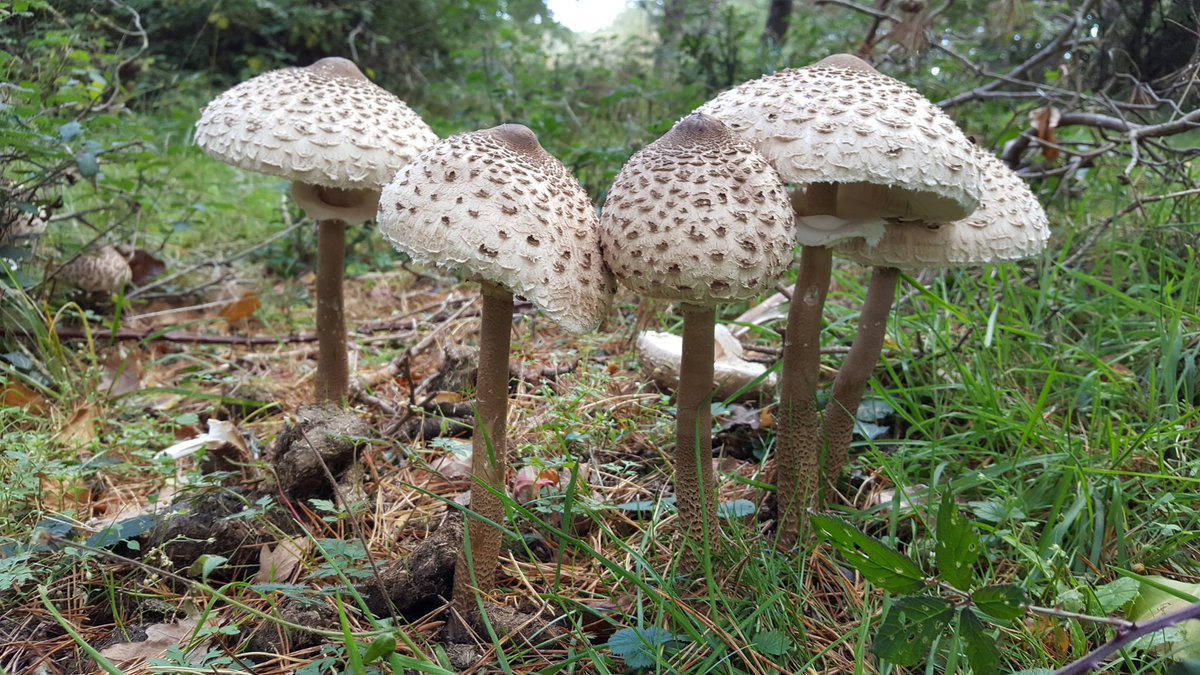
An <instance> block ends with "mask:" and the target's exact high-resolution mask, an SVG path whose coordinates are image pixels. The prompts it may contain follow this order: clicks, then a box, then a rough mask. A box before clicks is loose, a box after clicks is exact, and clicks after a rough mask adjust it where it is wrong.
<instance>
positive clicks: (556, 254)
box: [379, 124, 614, 638]
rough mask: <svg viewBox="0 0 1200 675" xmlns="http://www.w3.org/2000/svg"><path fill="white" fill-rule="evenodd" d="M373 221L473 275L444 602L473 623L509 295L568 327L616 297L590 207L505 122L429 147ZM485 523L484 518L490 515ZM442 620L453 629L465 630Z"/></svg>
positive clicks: (499, 479)
mask: <svg viewBox="0 0 1200 675" xmlns="http://www.w3.org/2000/svg"><path fill="white" fill-rule="evenodd" d="M379 227H380V230H381V231H382V232H383V234H384V236H385V237H386V238H387V239H388V240H390V241H391V242H392V244H393V245H394V246H395V247H396V248H397V249H399V250H401V251H403V252H404V253H407V254H408V255H410V256H411V257H412V258H413V259H414V260H415V261H417V262H418V263H428V264H435V265H438V266H439V267H442V268H444V269H447V270H448V271H450V272H452V273H454V274H457V275H459V276H461V277H463V278H467V279H477V280H479V281H480V282H481V286H480V293H481V295H482V296H483V317H482V321H481V323H480V329H479V368H478V375H477V378H476V386H475V399H476V425H475V433H474V437H473V439H472V453H473V456H472V478H473V480H474V481H475V486H474V487H473V488H472V490H471V510H472V511H473V512H474V513H475V514H476V515H477V516H478V518H472V519H470V522H469V524H468V526H467V536H468V537H469V538H470V543H471V555H470V557H469V558H468V557H467V556H466V554H465V549H464V553H463V555H461V556H460V557H459V560H458V564H457V565H456V568H455V572H454V592H453V609H454V611H455V612H456V613H457V616H458V617H461V618H462V619H463V620H464V621H465V622H466V623H467V624H469V625H470V626H471V627H478V626H479V625H480V622H479V619H480V617H479V614H478V611H477V604H476V600H475V598H476V592H482V593H485V594H486V593H488V592H490V591H491V590H492V589H493V588H494V587H495V584H496V571H497V565H498V561H499V559H500V547H501V543H502V541H501V539H502V538H501V532H500V530H498V529H496V527H495V526H494V525H493V524H492V523H502V522H504V503H503V501H502V499H501V495H503V494H504V488H505V480H504V478H505V471H506V470H507V467H508V460H507V443H506V440H505V439H506V430H505V425H506V420H507V417H508V379H509V375H508V372H509V371H508V352H509V341H510V333H511V330H512V317H513V295H514V294H516V295H520V296H522V297H524V298H526V299H528V300H529V301H530V302H532V303H533V304H534V306H536V307H537V308H538V309H539V310H541V311H542V313H543V314H545V315H546V316H547V317H549V318H550V319H551V320H553V321H555V322H556V323H558V324H559V325H560V326H562V327H563V328H564V329H566V330H568V331H570V332H573V333H585V332H588V331H590V330H594V329H595V328H596V327H597V326H598V325H599V324H600V321H601V320H602V319H603V317H604V314H605V313H606V312H607V309H608V304H609V302H610V299H611V296H612V294H613V287H614V283H613V279H612V274H611V273H610V272H609V270H608V268H607V267H606V266H605V265H604V261H603V259H602V257H601V253H600V242H599V233H598V231H597V228H598V225H597V218H596V212H595V209H594V208H593V207H592V204H591V201H590V199H589V198H588V196H587V193H586V192H585V191H584V190H583V188H582V187H580V185H579V183H578V182H577V181H576V180H575V179H574V177H572V176H571V174H570V173H569V172H568V171H567V169H566V168H565V167H564V166H563V165H562V163H561V162H559V161H558V160H557V159H555V158H554V157H553V156H551V155H550V154H549V153H547V152H546V151H545V150H544V149H542V147H541V145H540V144H538V141H537V137H536V136H534V134H533V132H532V131H530V130H529V129H527V128H526V127H523V126H521V125H519V124H505V125H501V126H498V127H495V128H492V129H484V130H482V131H476V132H473V133H469V134H460V135H458V136H453V137H451V138H448V139H446V140H445V141H442V142H441V143H438V144H437V145H435V146H433V147H432V148H430V149H429V150H427V151H426V152H424V153H422V154H421V155H420V156H419V157H417V158H416V159H415V160H413V162H412V164H410V165H409V166H407V167H405V168H404V169H403V170H402V171H400V173H399V174H397V176H396V179H395V180H394V181H393V182H392V183H391V184H389V185H388V186H387V187H386V188H385V189H384V191H383V196H382V198H381V200H380V206H379ZM489 521H490V522H489ZM465 629H466V626H463V625H461V624H459V623H457V622H452V623H451V637H452V638H461V637H464V636H465V635H466V634H467V631H466V630H465Z"/></svg>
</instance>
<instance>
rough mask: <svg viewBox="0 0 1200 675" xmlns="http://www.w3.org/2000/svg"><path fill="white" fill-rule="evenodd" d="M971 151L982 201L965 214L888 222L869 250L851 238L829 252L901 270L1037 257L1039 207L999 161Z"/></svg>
mask: <svg viewBox="0 0 1200 675" xmlns="http://www.w3.org/2000/svg"><path fill="white" fill-rule="evenodd" d="M976 152H977V155H978V161H979V164H980V165H981V166H982V167H983V200H982V201H981V202H980V204H979V209H977V210H976V211H975V212H974V213H972V214H971V215H970V216H968V217H967V218H964V219H962V220H957V221H953V222H940V223H939V222H920V223H914V222H897V221H888V222H887V224H886V225H885V226H884V235H883V239H882V240H881V241H879V243H878V244H876V245H875V246H871V245H869V244H868V243H867V242H864V241H862V240H861V239H856V240H851V241H848V242H846V243H844V244H841V245H839V246H837V247H836V248H835V249H834V250H835V251H837V252H838V253H840V254H841V255H844V256H846V257H848V258H850V259H851V260H855V261H857V262H860V263H862V264H864V265H874V266H888V267H899V268H901V269H922V268H929V267H968V266H974V265H987V264H990V263H996V262H1003V261H1006V260H1020V259H1021V258H1028V257H1030V256H1034V255H1037V254H1039V253H1041V252H1042V251H1043V250H1045V248H1046V242H1047V241H1049V239H1050V227H1049V225H1048V222H1047V220H1046V212H1045V211H1043V210H1042V206H1041V204H1039V203H1038V200H1037V198H1036V197H1034V196H1033V193H1032V192H1030V191H1029V188H1028V187H1027V186H1026V185H1025V181H1023V180H1021V177H1020V176H1018V175H1017V174H1015V173H1013V172H1012V170H1010V169H1009V168H1008V167H1007V166H1005V164H1004V162H1001V161H1000V160H998V159H996V158H995V157H992V156H991V155H989V154H987V153H986V152H984V151H982V150H978V151H976Z"/></svg>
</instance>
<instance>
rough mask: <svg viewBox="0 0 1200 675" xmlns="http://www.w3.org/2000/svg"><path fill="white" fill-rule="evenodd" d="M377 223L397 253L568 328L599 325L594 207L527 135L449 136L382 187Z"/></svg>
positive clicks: (606, 287) (517, 131)
mask: <svg viewBox="0 0 1200 675" xmlns="http://www.w3.org/2000/svg"><path fill="white" fill-rule="evenodd" d="M379 229H380V231H381V232H383V235H384V236H385V237H387V239H388V240H389V241H391V242H392V244H393V245H394V246H395V247H396V248H397V249H399V250H401V251H403V252H405V253H407V254H408V255H410V256H412V258H413V259H414V260H416V261H418V262H422V263H427V264H434V265H437V266H439V267H442V268H444V269H447V270H449V271H451V272H452V273H454V274H457V275H459V276H462V277H464V278H469V279H483V280H486V281H490V282H494V283H497V284H500V285H502V286H504V287H506V288H508V289H509V290H511V291H512V292H513V293H515V294H517V295H520V296H523V297H525V298H526V299H528V300H529V301H530V302H532V303H533V304H534V305H536V306H537V307H538V309H540V310H541V311H542V312H543V313H544V314H545V315H546V316H548V317H549V318H551V319H552V320H554V321H555V322H557V323H558V324H559V325H561V326H562V327H563V328H565V329H566V330H568V331H571V332H576V333H583V332H587V331H589V330H593V329H595V328H596V327H597V326H598V325H599V324H600V321H601V320H602V319H603V318H604V314H605V313H606V312H607V311H608V304H609V301H610V300H611V298H612V294H613V290H614V283H613V279H612V273H611V272H609V270H608V268H607V267H606V266H605V265H604V261H603V259H602V258H601V255H600V244H599V235H598V233H597V221H596V210H595V209H594V208H593V207H592V203H591V201H590V199H589V198H588V195H587V193H586V192H585V191H584V190H583V188H582V187H580V185H579V183H578V182H577V181H576V180H575V178H574V176H572V175H571V174H570V172H569V171H567V169H566V167H564V166H563V165H562V163H561V162H559V161H558V160H557V159H555V158H554V157H553V156H552V155H550V153H548V152H546V151H545V150H543V149H542V146H541V145H539V144H538V141H537V137H536V136H534V134H533V132H532V131H530V130H529V129H527V128H526V127H524V126H521V125H519V124H505V125H501V126H498V127H494V128H491V129H484V130H481V131H475V132H472V133H467V134H460V135H458V136H452V137H450V138H448V139H446V140H444V141H442V142H440V143H438V144H437V145H435V146H433V147H432V148H430V149H429V150H427V151H425V152H424V153H422V154H421V155H420V156H418V157H417V158H416V159H415V160H413V161H412V163H410V164H409V165H407V166H406V167H405V168H404V169H403V170H401V171H400V173H399V174H398V175H397V176H396V179H395V180H394V181H393V182H392V183H391V184H389V185H388V186H387V187H385V188H384V190H383V196H382V197H381V199H380V205H379Z"/></svg>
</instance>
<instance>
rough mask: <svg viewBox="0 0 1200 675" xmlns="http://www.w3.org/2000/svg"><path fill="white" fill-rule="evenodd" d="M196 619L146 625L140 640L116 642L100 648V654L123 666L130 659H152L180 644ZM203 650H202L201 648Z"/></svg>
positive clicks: (194, 625)
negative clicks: (143, 637)
mask: <svg viewBox="0 0 1200 675" xmlns="http://www.w3.org/2000/svg"><path fill="white" fill-rule="evenodd" d="M197 623H198V621H197V619H194V618H187V619H183V620H181V621H176V622H175V623H156V624H152V625H149V626H146V639H145V640H143V641H141V642H118V643H116V644H111V645H109V646H107V647H105V648H104V649H101V650H100V655H101V656H103V657H105V658H107V659H108V660H110V661H114V662H116V665H117V666H118V667H123V666H125V665H127V664H128V663H129V662H131V661H135V660H141V659H154V658H158V657H160V656H162V655H163V654H165V653H166V652H167V649H169V648H171V647H174V646H177V645H179V644H181V643H182V642H183V641H184V640H187V639H188V638H190V637H191V636H192V633H194V632H195V630H196V624H197ZM201 652H203V650H201Z"/></svg>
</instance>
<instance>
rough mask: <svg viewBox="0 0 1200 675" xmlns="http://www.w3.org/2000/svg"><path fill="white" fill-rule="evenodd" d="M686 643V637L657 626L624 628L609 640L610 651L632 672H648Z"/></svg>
mask: <svg viewBox="0 0 1200 675" xmlns="http://www.w3.org/2000/svg"><path fill="white" fill-rule="evenodd" d="M686 642H687V641H686V639H685V637H684V636H682V635H677V634H675V633H672V632H670V631H667V630H663V629H662V628H659V627H657V626H649V627H646V628H622V629H621V630H619V631H617V632H615V633H613V634H612V636H611V637H609V638H608V649H609V651H611V652H612V655H613V656H615V657H617V658H619V659H621V660H623V661H624V662H625V666H626V667H628V668H629V669H630V670H646V669H648V668H653V667H654V666H655V664H658V663H661V659H662V658H663V657H664V656H669V655H670V654H672V653H674V652H676V651H678V650H679V649H680V648H681V647H682V646H683V645H684V644H686Z"/></svg>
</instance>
